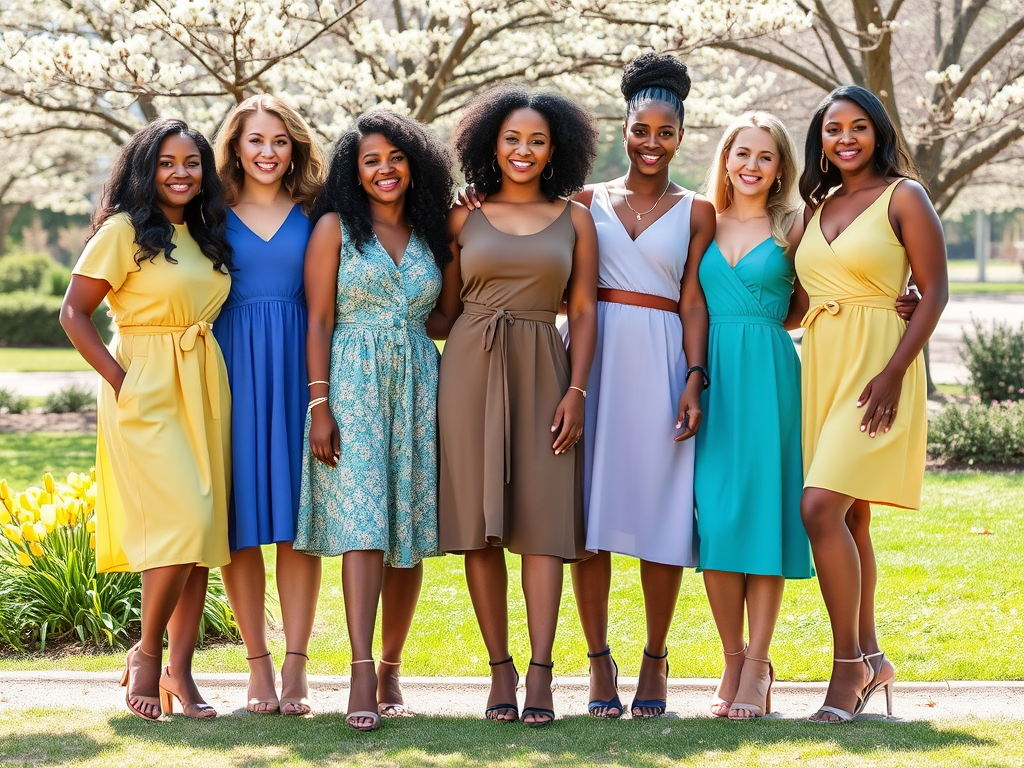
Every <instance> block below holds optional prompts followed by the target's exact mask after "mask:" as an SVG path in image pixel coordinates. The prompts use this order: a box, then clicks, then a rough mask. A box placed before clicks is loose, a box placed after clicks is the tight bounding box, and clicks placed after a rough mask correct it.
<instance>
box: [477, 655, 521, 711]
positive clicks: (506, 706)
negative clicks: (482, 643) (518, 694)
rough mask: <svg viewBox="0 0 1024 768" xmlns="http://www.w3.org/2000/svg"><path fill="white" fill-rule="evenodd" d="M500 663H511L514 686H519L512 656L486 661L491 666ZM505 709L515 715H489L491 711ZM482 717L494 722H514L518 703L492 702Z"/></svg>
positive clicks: (498, 665)
mask: <svg viewBox="0 0 1024 768" xmlns="http://www.w3.org/2000/svg"><path fill="white" fill-rule="evenodd" d="M502 664H511V665H512V671H513V672H515V673H516V687H518V686H519V670H517V669H516V665H515V662H514V661H512V657H511V656H509V657H508V658H507V659H502V660H501V661H488V662H487V665H488V666H491V667H500V666H501V665H502ZM505 710H511V711H512V712H514V713H515V717H510V718H507V719H506V718H500V717H491V715H492V714H493V713H495V712H502V711H505ZM484 719H486V720H493V721H494V722H496V723H514V722H515V721H516V720H518V719H519V705H518V704H493V705H491V706H489V707H488V708H487V709H485V710H484Z"/></svg>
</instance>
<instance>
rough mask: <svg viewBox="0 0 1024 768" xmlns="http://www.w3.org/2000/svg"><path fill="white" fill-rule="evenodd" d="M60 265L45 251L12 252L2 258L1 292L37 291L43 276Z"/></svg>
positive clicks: (0, 264) (0, 273)
mask: <svg viewBox="0 0 1024 768" xmlns="http://www.w3.org/2000/svg"><path fill="white" fill-rule="evenodd" d="M57 266H59V265H58V264H57V263H56V262H54V260H53V259H51V258H50V257H49V256H47V255H46V254H45V253H12V254H10V255H8V256H4V257H3V258H2V259H0V293H12V292H14V291H36V290H39V286H40V284H41V283H42V282H43V276H44V275H46V273H47V272H48V271H49V270H50V269H51V268H52V267H57Z"/></svg>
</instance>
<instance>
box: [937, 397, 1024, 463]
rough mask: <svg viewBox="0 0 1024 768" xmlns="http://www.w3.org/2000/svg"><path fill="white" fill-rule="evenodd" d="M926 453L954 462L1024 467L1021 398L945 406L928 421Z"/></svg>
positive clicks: (1023, 410)
mask: <svg viewBox="0 0 1024 768" xmlns="http://www.w3.org/2000/svg"><path fill="white" fill-rule="evenodd" d="M928 455H929V456H931V457H932V458H936V459H946V460H949V461H953V462H956V463H958V464H1011V465H1016V466H1024V401H1021V400H1018V401H1012V400H1007V401H1005V402H1003V403H996V404H995V405H986V404H984V403H980V402H975V403H969V404H967V405H959V404H955V403H952V404H949V405H946V406H945V407H944V408H943V409H942V411H941V413H939V415H938V416H936V417H935V418H933V419H932V420H931V421H930V422H929V423H928Z"/></svg>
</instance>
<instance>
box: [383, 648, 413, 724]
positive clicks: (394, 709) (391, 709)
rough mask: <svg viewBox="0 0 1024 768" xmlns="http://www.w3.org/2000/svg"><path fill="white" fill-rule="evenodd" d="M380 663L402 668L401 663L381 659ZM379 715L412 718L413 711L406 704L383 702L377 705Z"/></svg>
mask: <svg viewBox="0 0 1024 768" xmlns="http://www.w3.org/2000/svg"><path fill="white" fill-rule="evenodd" d="M380 663H381V664H386V665H387V666H389V667H400V666H402V662H401V661H385V660H384V659H381V660H380ZM377 713H378V714H379V715H380V716H381V717H412V711H411V710H410V709H409V708H408V707H407V706H405V704H404V703H399V702H390V701H388V702H382V703H380V704H378V705H377Z"/></svg>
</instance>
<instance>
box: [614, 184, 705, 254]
mask: <svg viewBox="0 0 1024 768" xmlns="http://www.w3.org/2000/svg"><path fill="white" fill-rule="evenodd" d="M601 186H603V187H604V194H605V196H606V197H607V198H608V208H609V209H610V210H611V214H612V216H614V217H615V220H616V221H617V222H619V226H620V227H622V231H623V233H624V234H625V235H626V237H628V238H629V241H630V242H631V243H634V244H635V243H637V242H638V241H639V240H640V238H641V237H643V236H644V235H645V234H647V233H648V232H649V231H650V230H652V229H654V226H655V225H656V224H657V223H658V222H659V221H661V220H662V219H664V218H665V217H666V216H668V215H669V214H670V213H672V211H673V210H675V207H676V206H677V205H679V204H680V203H681V202H683V200H685V199H686V196H687V195H688V194H690V192H689V191H688V190H684V192H683V194H682V196H681V197H680V198H679V199H678V200H676V201H675V202H674V203H672V205H670V206H669V207H668V208H667V209H665V212H664V213H663V214H661V216H659V217H658V218H656V219H655V220H654V221H652V222H651V223H650V224H648V225H647V226H646V227H645V228H644V230H643V231H642V232H640V233H639V234H638V235H637V236H636V237H632V236H631V235H630V234H629V230H628V229H626V225H625V224H623V223H622V219H621V218H619V214H618V213H616V212H615V203H613V202H612V193H611V192H609V191H608V184H607V183H605V184H602V185H601Z"/></svg>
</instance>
